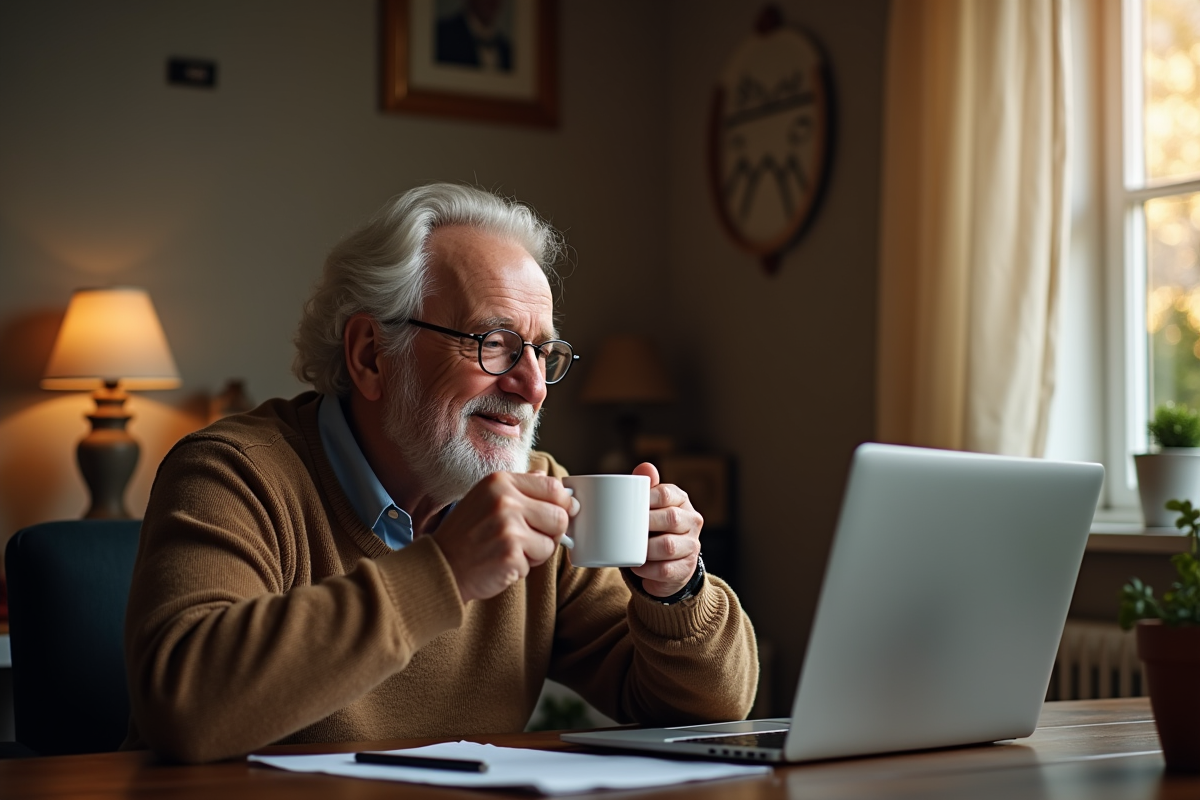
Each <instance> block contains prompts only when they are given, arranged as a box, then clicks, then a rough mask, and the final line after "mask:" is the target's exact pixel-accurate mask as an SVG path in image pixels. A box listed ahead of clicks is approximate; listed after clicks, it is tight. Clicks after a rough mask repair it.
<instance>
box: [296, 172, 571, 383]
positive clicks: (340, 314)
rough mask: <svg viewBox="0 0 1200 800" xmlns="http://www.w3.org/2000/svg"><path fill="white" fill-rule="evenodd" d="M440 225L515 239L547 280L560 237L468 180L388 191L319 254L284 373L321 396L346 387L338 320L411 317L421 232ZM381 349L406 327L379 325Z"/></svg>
mask: <svg viewBox="0 0 1200 800" xmlns="http://www.w3.org/2000/svg"><path fill="white" fill-rule="evenodd" d="M445 225H467V226H471V227H474V228H479V229H481V230H484V231H487V232H488V233H493V234H496V235H498V236H501V237H504V238H506V239H510V240H512V241H514V242H516V243H517V244H519V245H521V246H522V247H523V248H525V250H526V251H527V252H528V253H529V255H530V256H531V257H532V258H533V260H534V261H536V262H537V263H538V265H539V266H541V268H542V270H543V271H544V272H545V273H546V277H547V279H548V280H549V281H550V282H551V283H552V284H554V283H555V282H556V281H557V275H556V273H555V271H554V265H555V264H556V263H557V262H558V260H559V259H560V258H561V257H562V255H563V251H564V244H563V238H562V235H561V234H560V233H559V232H558V231H557V230H555V229H554V228H553V226H551V225H550V224H549V223H547V222H545V221H544V220H542V219H541V218H540V217H538V215H537V214H536V213H535V212H534V211H533V209H531V208H529V207H528V206H526V205H524V204H522V203H518V202H517V201H515V200H513V199H510V198H504V197H499V196H497V195H495V194H492V193H491V192H488V191H485V190H483V189H478V188H475V187H472V186H462V185H459V184H452V183H431V184H429V185H427V186H418V187H417V188H415V189H410V190H409V191H407V192H405V193H404V194H402V195H398V196H397V197H393V198H392V199H391V200H389V201H388V202H387V203H386V204H385V205H384V206H383V208H381V209H380V210H379V211H377V212H376V213H375V215H374V216H373V217H371V219H369V220H368V221H367V222H366V224H364V225H363V226H362V227H360V228H359V229H358V230H356V231H354V232H353V233H351V234H350V235H349V236H347V237H346V238H345V239H343V240H342V241H341V242H339V243H338V244H337V246H335V247H334V248H333V250H332V252H330V254H329V257H328V258H326V259H325V269H324V271H323V273H322V275H321V279H320V280H319V281H318V282H317V285H316V287H315V288H314V290H313V293H312V295H311V296H310V297H309V299H308V302H306V303H305V304H304V313H303V315H302V316H301V318H300V327H299V329H298V330H297V332H296V338H295V343H296V357H295V360H294V361H293V362H292V373H293V374H294V375H295V376H296V377H297V378H299V379H300V380H301V381H304V382H305V383H311V384H312V385H313V387H314V388H315V389H316V390H317V391H318V392H321V393H323V394H333V395H338V396H345V395H347V394H349V393H350V375H349V372H348V371H347V369H346V361H345V356H344V354H343V348H342V335H343V333H344V331H345V328H346V321H347V320H349V319H350V317H352V316H354V315H355V314H358V313H360V312H366V313H367V314H370V315H371V316H372V317H374V318H375V319H376V320H378V321H379V322H381V323H386V322H393V321H400V320H405V319H408V318H410V317H412V316H415V315H416V314H417V312H418V311H419V310H420V308H421V304H422V302H423V301H424V299H425V296H426V293H427V284H428V254H427V252H426V242H427V241H428V239H429V235H430V234H431V233H433V231H434V230H435V229H437V228H439V227H442V226H445ZM383 328H384V331H383V342H382V347H383V350H384V352H385V353H387V354H389V355H393V356H395V355H399V353H400V352H401V351H403V350H404V348H406V347H407V346H409V344H410V343H411V342H412V339H413V335H414V333H415V331H414V330H412V329H407V328H402V327H401V326H399V325H394V326H389V325H384V326H383Z"/></svg>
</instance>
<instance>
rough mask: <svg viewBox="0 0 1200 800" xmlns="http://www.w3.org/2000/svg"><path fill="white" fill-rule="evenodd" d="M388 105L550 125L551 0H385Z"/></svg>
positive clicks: (554, 94)
mask: <svg viewBox="0 0 1200 800" xmlns="http://www.w3.org/2000/svg"><path fill="white" fill-rule="evenodd" d="M383 17H384V18H383V38H384V41H383V52H384V59H383V62H384V63H383V107H384V109H385V110H387V111H400V112H412V113H416V114H434V115H440V116H448V117H459V118H462V119H476V120H487V121H492V122H510V123H517V124H524V125H541V126H546V127H553V126H554V125H556V124H557V123H558V86H557V78H556V74H557V46H556V41H555V40H556V32H557V15H556V8H555V0H384V6H383Z"/></svg>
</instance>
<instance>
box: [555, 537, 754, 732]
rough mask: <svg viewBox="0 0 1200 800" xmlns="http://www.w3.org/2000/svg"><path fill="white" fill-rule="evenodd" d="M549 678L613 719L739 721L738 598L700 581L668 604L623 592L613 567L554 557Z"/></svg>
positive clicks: (748, 652)
mask: <svg viewBox="0 0 1200 800" xmlns="http://www.w3.org/2000/svg"><path fill="white" fill-rule="evenodd" d="M559 555H560V570H559V581H558V614H557V620H556V625H555V639H554V653H553V658H552V663H551V668H550V676H549V677H550V678H552V679H554V680H557V681H559V682H561V683H563V684H565V685H567V686H570V687H571V688H572V689H575V690H576V691H577V692H579V693H580V694H581V695H583V697H584V698H586V699H587V700H588V702H590V703H592V704H593V705H594V706H596V707H597V708H598V709H600V711H602V712H603V713H605V714H607V715H608V716H610V717H612V718H613V719H616V720H617V721H619V722H623V723H627V722H638V723H642V724H645V725H687V724H696V723H702V722H717V721H722V720H732V719H744V718H745V717H746V715H747V714H748V713H750V708H751V707H752V706H753V705H754V696H755V693H756V691H757V688H758V648H757V643H756V640H755V636H754V628H753V626H752V625H751V623H750V619H749V617H747V616H746V614H745V612H744V611H743V610H742V607H741V604H740V603H739V602H738V598H737V595H735V594H734V592H733V590H732V589H730V588H729V585H728V584H726V583H725V582H724V581H722V580H721V579H720V578H717V577H714V576H712V575H706V576H705V579H704V585H703V586H702V588H701V590H700V591H699V592H698V593H697V594H696V596H694V597H691V598H689V599H687V600H684V601H681V602H679V603H675V604H673V605H669V606H666V605H663V604H662V603H658V602H655V601H654V600H651V599H650V598H649V597H648V596H646V595H644V594H642V593H641V592H640V591H636V590H633V589H631V587H630V586H629V585H628V584H627V583H626V581H625V579H624V577H623V576H622V574H621V571H620V570H618V569H615V568H605V569H583V568H579V567H574V566H572V565H571V564H570V560H569V556H568V555H567V554H566V553H565V552H560V554H559Z"/></svg>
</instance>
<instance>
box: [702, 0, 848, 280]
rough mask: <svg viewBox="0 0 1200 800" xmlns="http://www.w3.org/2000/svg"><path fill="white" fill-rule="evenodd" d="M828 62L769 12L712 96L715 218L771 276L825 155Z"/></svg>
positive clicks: (805, 215)
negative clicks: (756, 257) (760, 262)
mask: <svg viewBox="0 0 1200 800" xmlns="http://www.w3.org/2000/svg"><path fill="white" fill-rule="evenodd" d="M828 87H829V84H828V75H827V68H826V64H825V57H824V55H823V54H822V52H821V49H820V47H819V46H818V45H817V43H816V42H815V41H813V39H812V38H811V37H810V36H808V35H807V34H806V33H804V32H803V31H801V30H799V29H797V28H793V27H789V26H786V25H784V24H783V17H782V15H781V14H780V12H779V9H778V8H776V7H775V6H767V7H766V8H764V9H763V11H762V12H761V13H760V14H759V18H758V22H757V23H756V25H755V32H754V33H753V34H752V35H750V36H749V37H747V38H746V39H745V40H743V41H742V43H741V44H739V45H738V46H737V48H735V49H734V51H733V54H732V55H731V56H730V57H729V60H728V61H727V62H726V65H725V69H724V72H723V73H722V75H721V78H720V80H719V81H718V83H717V88H716V92H715V95H714V97H713V106H712V119H711V123H710V129H709V151H710V163H709V180H710V183H711V186H712V191H713V197H714V199H715V200H716V206H717V214H718V216H719V217H720V218H721V223H722V225H723V226H724V227H725V230H726V231H727V232H728V233H729V235H730V236H731V237H732V238H733V240H734V242H736V243H737V244H738V246H739V247H741V248H743V249H745V250H747V251H749V252H750V253H753V254H754V255H756V256H758V257H759V259H760V260H761V261H762V264H763V267H764V268H765V269H766V271H767V273H768V274H773V273H775V272H776V271H777V270H778V269H779V263H780V259H781V257H782V255H783V251H784V250H786V249H787V248H788V247H789V246H790V245H792V244H793V243H794V242H795V241H796V240H797V239H798V238H799V237H800V235H801V234H802V233H803V232H804V230H805V228H806V226H807V225H808V223H809V221H810V220H811V219H812V215H813V212H814V211H815V209H816V206H817V200H818V199H819V197H820V193H821V189H822V185H823V182H824V179H825V173H826V168H827V159H828V150H829V116H830V114H829V106H830V97H829V88H828Z"/></svg>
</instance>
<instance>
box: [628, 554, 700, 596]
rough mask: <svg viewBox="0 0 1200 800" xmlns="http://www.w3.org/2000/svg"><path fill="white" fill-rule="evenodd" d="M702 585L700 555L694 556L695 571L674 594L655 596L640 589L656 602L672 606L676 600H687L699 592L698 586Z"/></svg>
mask: <svg viewBox="0 0 1200 800" xmlns="http://www.w3.org/2000/svg"><path fill="white" fill-rule="evenodd" d="M703 585H704V559H703V558H701V557H700V556H696V571H695V572H693V573H692V579H691V580H689V581H688V582H687V585H686V586H684V587H683V588H682V589H680V590H679V591H678V592H676V593H675V594H672V595H668V596H667V597H655V596H654V595H652V594H650V593H649V592H646V591H645V589H643V590H642V591H643V592H645V594H646V596H647V597H649V598H650V599H651V600H653V601H654V602H656V603H662V604H663V605H664V606H673V605H675V604H676V603H678V602H681V601H683V600H687V599H688V598H689V597H695V596H696V595H697V594H699V593H700V587H702V586H703Z"/></svg>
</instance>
